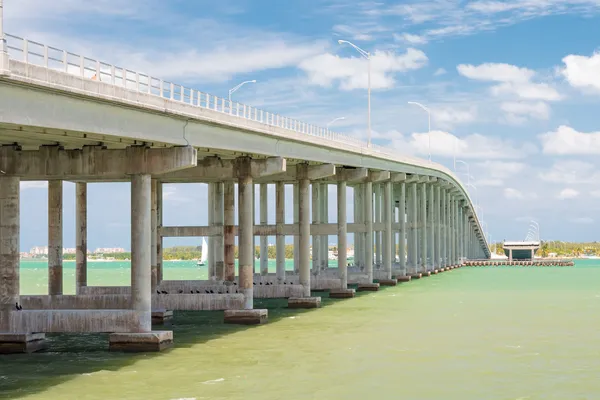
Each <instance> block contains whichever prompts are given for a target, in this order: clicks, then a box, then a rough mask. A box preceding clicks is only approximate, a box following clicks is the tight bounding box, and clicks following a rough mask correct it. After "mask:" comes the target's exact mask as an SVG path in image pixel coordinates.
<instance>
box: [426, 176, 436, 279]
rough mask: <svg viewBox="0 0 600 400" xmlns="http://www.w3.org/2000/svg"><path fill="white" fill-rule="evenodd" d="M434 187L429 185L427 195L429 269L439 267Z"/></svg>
mask: <svg viewBox="0 0 600 400" xmlns="http://www.w3.org/2000/svg"><path fill="white" fill-rule="evenodd" d="M434 189H435V188H434V187H433V184H431V185H429V189H428V193H427V220H428V228H427V233H428V238H427V244H428V248H427V255H428V257H429V268H430V269H431V270H434V269H435V266H436V265H437V263H436V261H435V246H436V243H435V199H434Z"/></svg>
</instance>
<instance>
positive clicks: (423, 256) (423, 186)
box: [419, 183, 427, 272]
mask: <svg viewBox="0 0 600 400" xmlns="http://www.w3.org/2000/svg"><path fill="white" fill-rule="evenodd" d="M420 206H421V209H420V210H419V213H420V217H421V224H420V228H421V241H420V243H419V244H420V245H421V265H420V266H421V271H420V272H426V271H427V184H426V183H421V204H420Z"/></svg>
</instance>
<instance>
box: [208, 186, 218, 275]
mask: <svg viewBox="0 0 600 400" xmlns="http://www.w3.org/2000/svg"><path fill="white" fill-rule="evenodd" d="M215 186H216V184H215V183H209V184H208V225H209V226H214V225H215ZM207 244H208V249H209V251H208V257H207V258H206V264H207V270H208V279H214V278H215V275H216V270H215V237H214V236H209V237H208V243H207Z"/></svg>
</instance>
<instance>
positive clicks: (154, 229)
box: [150, 179, 158, 293]
mask: <svg viewBox="0 0 600 400" xmlns="http://www.w3.org/2000/svg"><path fill="white" fill-rule="evenodd" d="M157 187H158V181H157V180H156V179H152V180H151V181H150V269H151V284H150V287H151V290H152V293H155V292H156V287H157V286H158V270H157V265H156V261H157V258H158V252H157V251H156V246H158V216H157V210H156V207H157V197H156V194H157V193H156V192H157Z"/></svg>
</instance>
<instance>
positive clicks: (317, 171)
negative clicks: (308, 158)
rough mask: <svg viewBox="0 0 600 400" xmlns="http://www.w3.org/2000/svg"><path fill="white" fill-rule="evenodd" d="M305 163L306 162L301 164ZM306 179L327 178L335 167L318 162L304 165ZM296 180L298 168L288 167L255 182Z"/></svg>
mask: <svg viewBox="0 0 600 400" xmlns="http://www.w3.org/2000/svg"><path fill="white" fill-rule="evenodd" d="M303 165H306V164H303ZM306 167H307V173H308V179H310V180H311V181H314V180H317V179H325V180H326V179H327V178H329V177H331V176H333V175H335V173H336V167H335V165H334V164H320V165H306ZM297 181H298V169H297V168H290V169H287V170H286V171H285V172H283V173H278V174H276V175H271V176H269V177H268V178H267V179H262V180H260V179H259V180H256V183H266V182H269V183H271V182H288V183H294V182H297Z"/></svg>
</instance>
